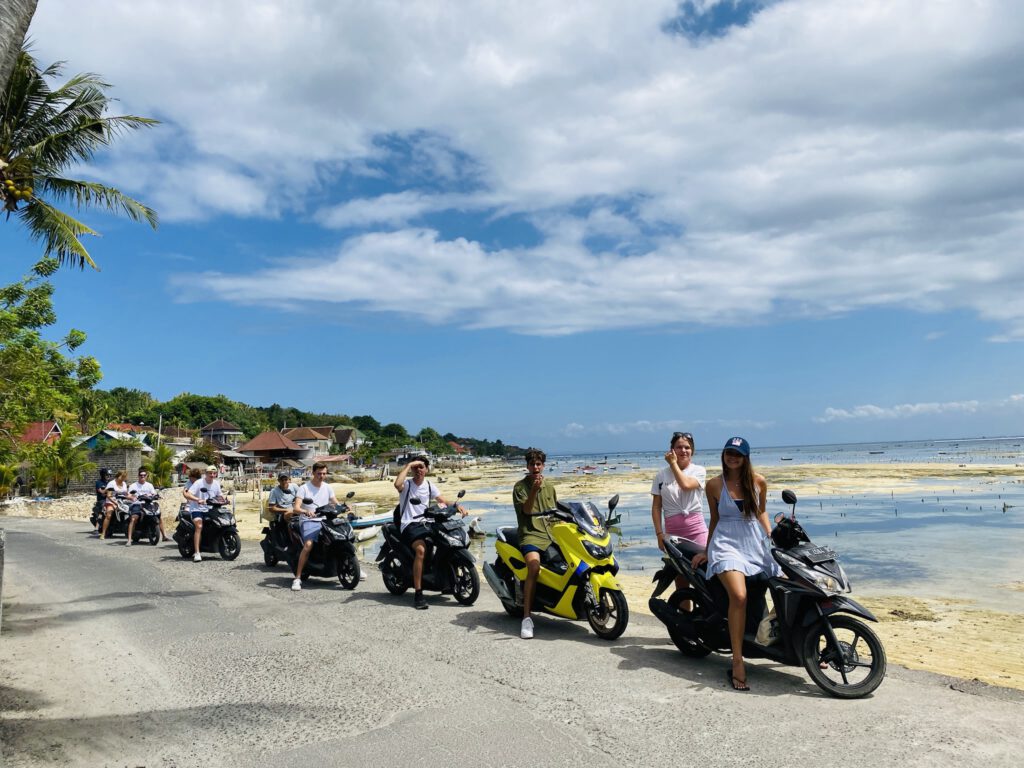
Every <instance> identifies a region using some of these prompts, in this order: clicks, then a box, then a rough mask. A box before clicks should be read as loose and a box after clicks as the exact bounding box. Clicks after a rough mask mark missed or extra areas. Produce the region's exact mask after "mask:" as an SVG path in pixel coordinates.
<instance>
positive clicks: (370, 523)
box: [348, 511, 392, 531]
mask: <svg viewBox="0 0 1024 768" xmlns="http://www.w3.org/2000/svg"><path fill="white" fill-rule="evenodd" d="M391 518H392V513H391V512H390V511H388V512H378V513H377V514H375V515H367V516H366V517H356V518H353V519H352V520H349V521H348V522H349V525H351V526H352V527H353V528H354V529H355V530H357V531H358V530H361V529H363V528H373V527H374V526H379V525H383V524H384V523H390V522H391Z"/></svg>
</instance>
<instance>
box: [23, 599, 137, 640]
mask: <svg viewBox="0 0 1024 768" xmlns="http://www.w3.org/2000/svg"><path fill="white" fill-rule="evenodd" d="M66 604H67V603H49V604H46V603H44V604H42V605H32V606H27V605H22V604H19V603H14V604H12V605H11V606H10V607H8V608H5V610H4V626H3V630H4V634H5V635H6V634H7V633H8V632H10V634H12V635H14V634H28V633H30V632H38V631H39V630H42V629H50V628H52V627H56V626H59V625H61V624H68V623H71V622H75V621H89V620H91V619H94V618H98V617H103V618H107V617H110V616H114V615H130V614H133V613H141V612H143V611H151V610H153V608H155V606H154V605H153V604H152V603H132V604H131V605H121V606H116V607H113V608H111V607H109V606H104V607H102V608H92V609H89V610H78V611H56V610H53V609H52V608H51V606H54V605H66Z"/></svg>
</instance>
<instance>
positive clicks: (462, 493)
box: [456, 488, 466, 499]
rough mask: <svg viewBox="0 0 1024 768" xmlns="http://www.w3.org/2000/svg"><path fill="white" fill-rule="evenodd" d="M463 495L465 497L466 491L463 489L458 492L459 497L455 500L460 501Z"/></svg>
mask: <svg viewBox="0 0 1024 768" xmlns="http://www.w3.org/2000/svg"><path fill="white" fill-rule="evenodd" d="M465 495H466V489H465V488H463V489H462V490H461V491H459V495H458V496H457V497H456V498H459V499H461V498H462V497H463V496H465Z"/></svg>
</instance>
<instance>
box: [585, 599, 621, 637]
mask: <svg viewBox="0 0 1024 768" xmlns="http://www.w3.org/2000/svg"><path fill="white" fill-rule="evenodd" d="M597 599H598V600H599V601H600V605H599V606H598V608H597V609H595V610H590V611H588V612H587V621H588V622H590V628H591V629H592V630H594V634H596V635H597V636H598V637H600V638H601V639H602V640H614V639H616V638H617V637H618V636H619V635H621V634H622V633H623V632H625V631H626V625H627V624H628V623H629V605H627V604H626V596H625V595H624V594H622V593H621V592H619V590H617V589H602V590H601V594H600V595H599V596H598V598H597Z"/></svg>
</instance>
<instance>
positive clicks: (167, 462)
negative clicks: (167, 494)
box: [142, 444, 174, 488]
mask: <svg viewBox="0 0 1024 768" xmlns="http://www.w3.org/2000/svg"><path fill="white" fill-rule="evenodd" d="M142 466H143V467H145V468H146V470H148V471H149V475H150V482H152V483H153V485H154V486H155V487H156V488H167V487H168V486H170V484H171V473H172V472H173V471H174V451H173V450H172V449H171V448H168V447H167V446H166V445H162V444H161V445H158V446H157V447H156V448H154V449H153V452H152V453H151V454H150V455H149V458H148V459H147V460H146V461H144V462H143V463H142Z"/></svg>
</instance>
